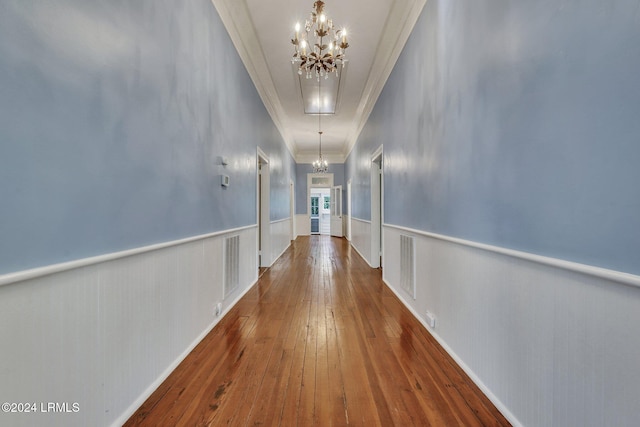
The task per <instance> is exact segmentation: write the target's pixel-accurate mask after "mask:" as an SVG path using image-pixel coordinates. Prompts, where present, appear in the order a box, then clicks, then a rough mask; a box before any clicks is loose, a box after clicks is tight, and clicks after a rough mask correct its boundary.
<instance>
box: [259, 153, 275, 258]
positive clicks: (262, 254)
mask: <svg viewBox="0 0 640 427" xmlns="http://www.w3.org/2000/svg"><path fill="white" fill-rule="evenodd" d="M261 165H262V168H261V167H260V166H261ZM269 197H270V175H269V157H268V156H267V154H266V153H265V152H264V151H262V149H261V148H260V147H257V150H256V223H257V224H258V233H257V234H256V262H257V264H258V269H259V268H260V267H270V265H271V264H270V262H271V259H270V258H271V255H270V251H269V250H268V249H269V248H270V247H271V242H270V237H271V218H270V215H269V212H270V208H269Z"/></svg>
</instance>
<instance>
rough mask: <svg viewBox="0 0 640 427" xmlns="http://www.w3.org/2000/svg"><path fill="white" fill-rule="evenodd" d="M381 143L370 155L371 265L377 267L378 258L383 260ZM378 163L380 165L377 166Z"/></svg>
mask: <svg viewBox="0 0 640 427" xmlns="http://www.w3.org/2000/svg"><path fill="white" fill-rule="evenodd" d="M383 153H384V152H383V148H382V145H380V147H378V149H377V150H376V151H374V152H373V154H372V155H371V262H370V264H371V267H373V268H378V267H382V265H380V264H381V263H380V258H382V260H383V262H384V254H383V247H384V234H383V232H382V225H383V224H384V162H383V159H384V157H383ZM378 164H379V165H380V166H378Z"/></svg>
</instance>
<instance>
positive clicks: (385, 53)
mask: <svg viewBox="0 0 640 427" xmlns="http://www.w3.org/2000/svg"><path fill="white" fill-rule="evenodd" d="M426 3H427V1H426V0H412V1H406V2H398V1H396V2H394V5H393V7H392V8H391V10H390V12H389V17H388V18H387V22H386V23H385V26H384V29H383V30H382V34H398V37H397V38H393V37H383V38H382V40H381V41H380V44H379V45H378V47H377V54H376V56H375V58H374V60H373V65H372V66H371V68H370V69H371V70H373V71H374V72H372V73H371V74H370V76H369V78H368V79H367V83H366V85H365V88H364V90H363V91H362V98H361V99H360V104H359V105H358V108H357V110H356V111H357V112H356V115H355V118H354V120H353V125H352V127H351V130H350V131H349V133H348V134H347V137H346V145H345V147H344V158H345V159H346V158H347V157H349V154H351V150H353V147H354V146H355V145H356V142H358V137H359V136H360V132H362V129H363V128H364V126H365V125H366V124H367V121H368V120H369V115H370V114H371V112H372V111H373V108H374V107H375V105H376V102H377V101H378V97H379V96H380V94H381V93H382V89H384V86H385V84H386V83H387V79H388V78H389V76H390V75H391V72H392V71H393V67H394V66H395V65H396V62H397V60H398V57H399V56H400V53H402V50H403V49H404V45H405V44H406V43H407V40H408V39H409V36H410V35H411V33H412V31H413V27H414V26H415V24H416V22H417V21H418V18H419V17H420V14H421V13H422V8H423V7H424V5H425V4H426Z"/></svg>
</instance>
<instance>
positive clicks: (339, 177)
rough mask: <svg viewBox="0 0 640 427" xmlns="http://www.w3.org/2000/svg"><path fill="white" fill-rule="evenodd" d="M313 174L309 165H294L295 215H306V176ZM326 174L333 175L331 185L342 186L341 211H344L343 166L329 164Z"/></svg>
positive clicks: (341, 164)
mask: <svg viewBox="0 0 640 427" xmlns="http://www.w3.org/2000/svg"><path fill="white" fill-rule="evenodd" d="M310 173H313V165H312V164H311V163H298V164H296V200H295V201H296V215H306V214H307V213H308V212H307V174H310ZM328 173H332V174H333V185H342V190H343V191H342V195H343V197H342V198H343V204H342V206H343V207H344V208H343V211H344V209H346V206H347V205H346V204H345V203H346V196H345V191H346V184H345V183H346V181H345V179H344V164H343V163H330V164H329V171H328ZM345 212H346V211H345Z"/></svg>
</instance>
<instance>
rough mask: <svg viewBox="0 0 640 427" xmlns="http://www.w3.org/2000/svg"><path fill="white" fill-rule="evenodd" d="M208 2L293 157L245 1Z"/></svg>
mask: <svg viewBox="0 0 640 427" xmlns="http://www.w3.org/2000/svg"><path fill="white" fill-rule="evenodd" d="M211 2H212V3H213V5H214V7H215V8H216V10H217V11H218V15H220V19H221V20H222V23H223V24H224V26H225V28H226V30H227V33H229V37H230V38H231V41H232V43H233V46H234V47H235V48H236V50H237V51H238V54H239V55H240V59H241V60H242V63H243V64H244V66H245V68H246V69H247V72H248V73H249V76H250V77H251V80H252V81H253V84H254V86H255V87H256V90H257V91H258V94H259V95H260V99H262V103H263V104H264V106H265V108H266V109H267V112H268V113H269V115H270V116H271V119H272V120H273V122H274V124H275V125H276V128H277V129H278V131H279V132H280V135H281V136H282V139H283V140H284V142H285V144H286V146H287V148H288V149H289V152H290V153H291V155H292V156H293V157H294V158H295V157H296V154H297V147H296V145H295V143H294V141H293V139H292V138H291V135H289V132H288V131H287V126H286V123H285V118H286V114H285V112H284V108H282V104H281V103H280V98H279V97H278V94H277V92H276V87H275V85H274V84H273V78H272V77H271V73H270V72H269V71H268V70H269V67H268V66H267V61H266V59H265V57H264V53H263V51H262V47H261V46H260V42H259V40H258V35H257V33H256V30H255V26H254V25H253V21H252V20H251V15H250V14H249V9H248V7H247V3H246V1H245V0H211ZM258 70H260V72H258Z"/></svg>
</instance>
